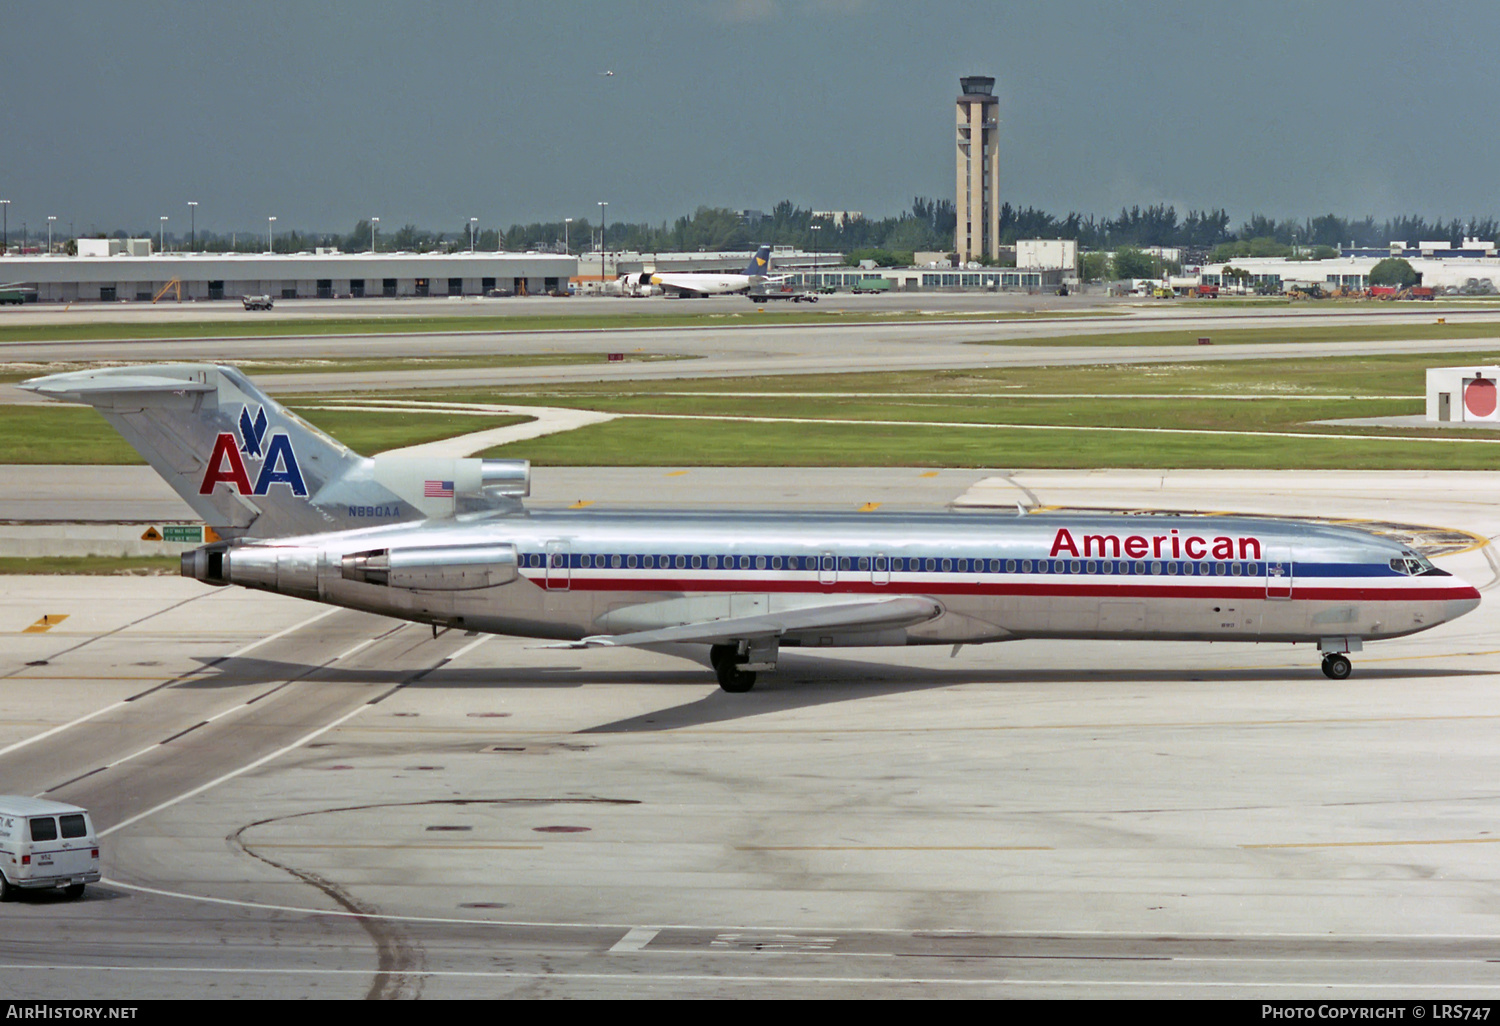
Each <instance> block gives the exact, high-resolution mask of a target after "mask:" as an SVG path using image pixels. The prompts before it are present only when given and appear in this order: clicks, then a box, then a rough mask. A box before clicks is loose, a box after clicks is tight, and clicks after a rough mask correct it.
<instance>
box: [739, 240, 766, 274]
mask: <svg viewBox="0 0 1500 1026" xmlns="http://www.w3.org/2000/svg"><path fill="white" fill-rule="evenodd" d="M745 273H746V274H748V275H751V276H753V277H757V278H764V277H765V276H766V275H768V274H770V273H771V247H770V246H762V247H760V249H758V250H756V251H755V259H754V260H751V261H750V265H749V266H748V267H746V268H745Z"/></svg>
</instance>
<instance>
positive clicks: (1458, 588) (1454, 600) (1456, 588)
mask: <svg viewBox="0 0 1500 1026" xmlns="http://www.w3.org/2000/svg"><path fill="white" fill-rule="evenodd" d="M1444 590H1445V591H1446V592H1447V594H1446V595H1445V597H1444V602H1443V619H1444V620H1456V619H1458V618H1459V617H1460V616H1463V615H1464V614H1465V613H1472V612H1473V611H1474V610H1476V609H1478V608H1479V589H1478V588H1476V587H1474V586H1473V585H1472V584H1470V583H1469V582H1468V581H1465V580H1463V579H1462V578H1459V577H1455V578H1453V579H1452V582H1451V583H1450V584H1449V586H1448V587H1447V588H1446V589H1444Z"/></svg>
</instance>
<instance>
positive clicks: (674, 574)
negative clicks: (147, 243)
mask: <svg viewBox="0 0 1500 1026" xmlns="http://www.w3.org/2000/svg"><path fill="white" fill-rule="evenodd" d="M21 387H23V388H25V389H27V390H29V391H32V392H35V393H37V394H38V395H41V396H43V397H48V398H54V399H62V400H66V401H71V402H81V403H87V404H89V405H92V406H94V407H95V408H96V409H98V411H99V412H100V414H102V415H103V416H104V418H105V419H106V420H108V421H109V423H110V424H111V425H112V426H113V427H114V428H115V429H116V430H117V431H119V432H120V434H121V435H123V436H124V437H125V439H126V440H127V441H128V442H130V443H131V444H132V445H133V446H135V448H136V449H137V451H139V452H140V453H141V455H142V456H144V457H145V458H146V460H147V461H148V462H150V463H151V465H152V466H153V467H154V468H155V469H156V471H157V472H158V473H159V474H161V475H162V477H163V478H165V479H166V481H167V483H168V484H170V485H171V486H172V487H173V488H174V489H175V490H176V492H177V494H178V495H180V496H181V497H182V498H183V499H184V500H185V501H186V502H187V503H188V505H189V506H191V507H192V508H193V510H194V511H195V512H196V513H197V514H198V515H199V516H201V517H202V518H203V519H204V520H205V521H206V522H207V523H208V524H209V525H210V526H212V527H213V528H214V530H215V531H216V532H217V533H218V534H219V536H220V537H221V538H224V539H228V540H227V541H222V542H215V543H213V544H210V545H206V546H203V547H202V548H198V549H195V550H193V551H191V552H187V553H184V554H183V557H182V573H183V575H184V576H186V577H192V578H195V579H196V580H200V581H203V582H204V583H207V584H212V585H229V584H237V585H241V586H244V587H248V588H257V589H261V590H265V591H273V592H277V593H280V594H286V595H294V596H297V597H300V598H305V599H310V600H312V601H317V602H325V603H330V604H333V605H339V606H345V607H348V608H351V609H360V610H365V611H368V612H374V613H379V614H383V615H386V616H395V617H400V618H402V619H406V620H412V621H416V622H418V623H425V624H432V625H433V627H434V629H435V628H436V627H438V626H445V627H457V628H459V629H461V630H466V631H481V632H485V633H492V634H509V635H518V636H522V637H533V638H550V639H555V640H557V641H560V642H562V646H561V647H568V648H594V647H617V646H633V645H657V644H666V643H687V644H701V645H707V646H709V658H710V662H711V663H712V665H713V667H714V671H715V673H716V674H717V676H718V679H719V683H720V685H721V686H722V687H723V688H724V689H725V690H727V691H746V690H748V689H749V688H750V687H751V686H752V685H753V684H754V682H755V674H756V673H757V672H759V671H763V670H772V669H774V668H775V666H776V660H777V655H778V652H779V651H780V649H781V648H783V647H791V646H805V647H864V646H885V645H968V644H982V643H986V642H994V641H1009V640H1015V639H1022V638H1035V639H1042V640H1056V641H1061V640H1067V639H1074V638H1104V639H1115V640H1171V641H1256V642H1285V643H1304V644H1310V645H1316V646H1317V648H1318V649H1319V651H1321V652H1322V653H1323V657H1324V658H1323V672H1324V673H1325V674H1327V675H1328V676H1329V677H1331V678H1334V679H1340V680H1341V679H1343V678H1345V677H1347V676H1348V675H1349V673H1350V663H1349V659H1348V657H1347V654H1346V653H1349V652H1356V651H1360V650H1361V649H1362V648H1363V646H1364V642H1366V641H1370V640H1377V639H1381V638H1392V637H1400V636H1403V635H1406V634H1413V633H1416V632H1418V631H1424V630H1427V629H1429V628H1431V627H1435V626H1437V625H1438V624H1440V623H1444V622H1446V621H1448V620H1451V619H1454V618H1455V617H1458V616H1462V615H1463V614H1465V613H1467V612H1470V611H1471V610H1473V609H1475V608H1476V607H1477V606H1478V605H1479V598H1480V596H1479V592H1478V591H1477V590H1476V589H1475V588H1474V587H1472V586H1471V585H1469V584H1468V583H1466V582H1464V581H1462V580H1460V579H1458V578H1457V577H1454V576H1453V575H1451V574H1449V573H1447V572H1446V571H1443V570H1441V569H1439V568H1438V567H1436V566H1434V565H1432V563H1430V562H1429V561H1428V560H1426V559H1424V558H1423V557H1421V556H1420V555H1419V554H1418V553H1416V552H1413V551H1411V550H1410V549H1407V548H1405V547H1404V546H1403V545H1402V544H1400V543H1398V542H1395V541H1392V540H1391V539H1389V538H1385V537H1382V536H1379V535H1375V534H1370V533H1368V532H1364V531H1360V530H1356V529H1354V528H1350V527H1339V526H1329V525H1324V524H1314V523H1307V522H1304V521H1297V520H1285V519H1276V518H1259V517H1234V516H1193V515H1160V516H1140V515H1129V514H1110V513H1105V514H1100V513H1078V512H1056V513H1035V514H1028V513H1026V511H1025V510H1022V509H1020V508H1019V507H1018V508H1017V510H1016V512H1015V513H1014V514H1005V515H995V514H989V515H984V514H954V513H934V514H912V513H890V514H881V513H850V514H841V513H746V512H743V511H741V510H736V509H734V508H732V507H729V508H725V509H722V510H719V511H698V510H693V511H683V510H658V511H632V512H598V511H590V510H586V509H584V510H527V509H525V508H524V507H523V505H522V503H521V499H522V498H523V497H524V496H526V495H528V494H529V493H530V474H531V467H530V464H529V463H528V462H527V461H525V460H485V459H420V458H419V459H413V458H404V457H399V456H375V457H372V458H366V457H363V456H360V455H358V454H356V453H354V452H351V451H350V450H349V449H348V448H347V447H345V446H343V445H340V444H339V443H338V442H337V441H335V440H334V439H332V438H330V437H328V436H327V435H325V434H323V433H322V432H320V431H318V430H317V429H316V428H314V427H312V426H311V425H309V424H307V423H306V422H305V421H303V420H301V419H300V418H298V417H296V416H295V415H293V414H291V413H289V412H288V411H287V410H285V409H284V408H283V407H282V406H280V405H279V404H278V403H277V402H275V400H273V399H271V398H269V397H268V396H266V395H265V394H264V393H263V392H261V391H260V389H258V388H256V386H255V385H254V384H252V383H251V382H250V380H249V379H248V378H246V377H245V376H244V375H243V374H242V373H240V372H239V371H238V370H236V369H234V368H232V367H226V366H216V365H212V364H158V365H151V366H141V367H111V368H102V369H97V370H87V371H73V372H68V373H63V374H53V375H49V376H47V377H42V378H34V379H32V380H30V381H26V382H23V383H22V385H21Z"/></svg>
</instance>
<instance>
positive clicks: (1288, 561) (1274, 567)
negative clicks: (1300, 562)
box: [1266, 545, 1293, 599]
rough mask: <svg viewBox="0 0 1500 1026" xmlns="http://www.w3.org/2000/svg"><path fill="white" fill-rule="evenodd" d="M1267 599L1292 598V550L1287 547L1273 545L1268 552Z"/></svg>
mask: <svg viewBox="0 0 1500 1026" xmlns="http://www.w3.org/2000/svg"><path fill="white" fill-rule="evenodd" d="M1266 557H1267V558H1266V598H1268V599H1289V598H1291V597H1292V576H1293V574H1292V566H1293V564H1292V550H1291V548H1290V547H1289V546H1286V545H1272V546H1270V548H1269V549H1268V550H1267V552H1266Z"/></svg>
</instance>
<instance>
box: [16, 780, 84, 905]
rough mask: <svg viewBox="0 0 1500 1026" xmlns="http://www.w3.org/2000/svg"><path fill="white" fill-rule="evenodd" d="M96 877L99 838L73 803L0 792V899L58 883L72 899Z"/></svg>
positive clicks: (80, 893)
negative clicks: (20, 890) (17, 892)
mask: <svg viewBox="0 0 1500 1026" xmlns="http://www.w3.org/2000/svg"><path fill="white" fill-rule="evenodd" d="M98 879H99V839H98V838H96V837H95V836H94V823H93V821H92V820H91V819H90V818H89V814H88V813H87V812H86V811H84V810H83V809H80V808H79V807H78V806H76V805H64V804H63V803H62V802H49V801H43V800H42V799H40V798H23V797H21V796H19V795H0V901H9V900H10V899H11V898H13V897H15V894H16V890H17V889H18V888H23V887H24V888H27V889H30V888H36V887H61V888H62V889H63V891H64V893H66V894H67V896H68V897H70V898H77V897H81V896H82V895H83V887H84V885H85V884H91V883H94V882H95V881H97V880H98Z"/></svg>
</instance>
